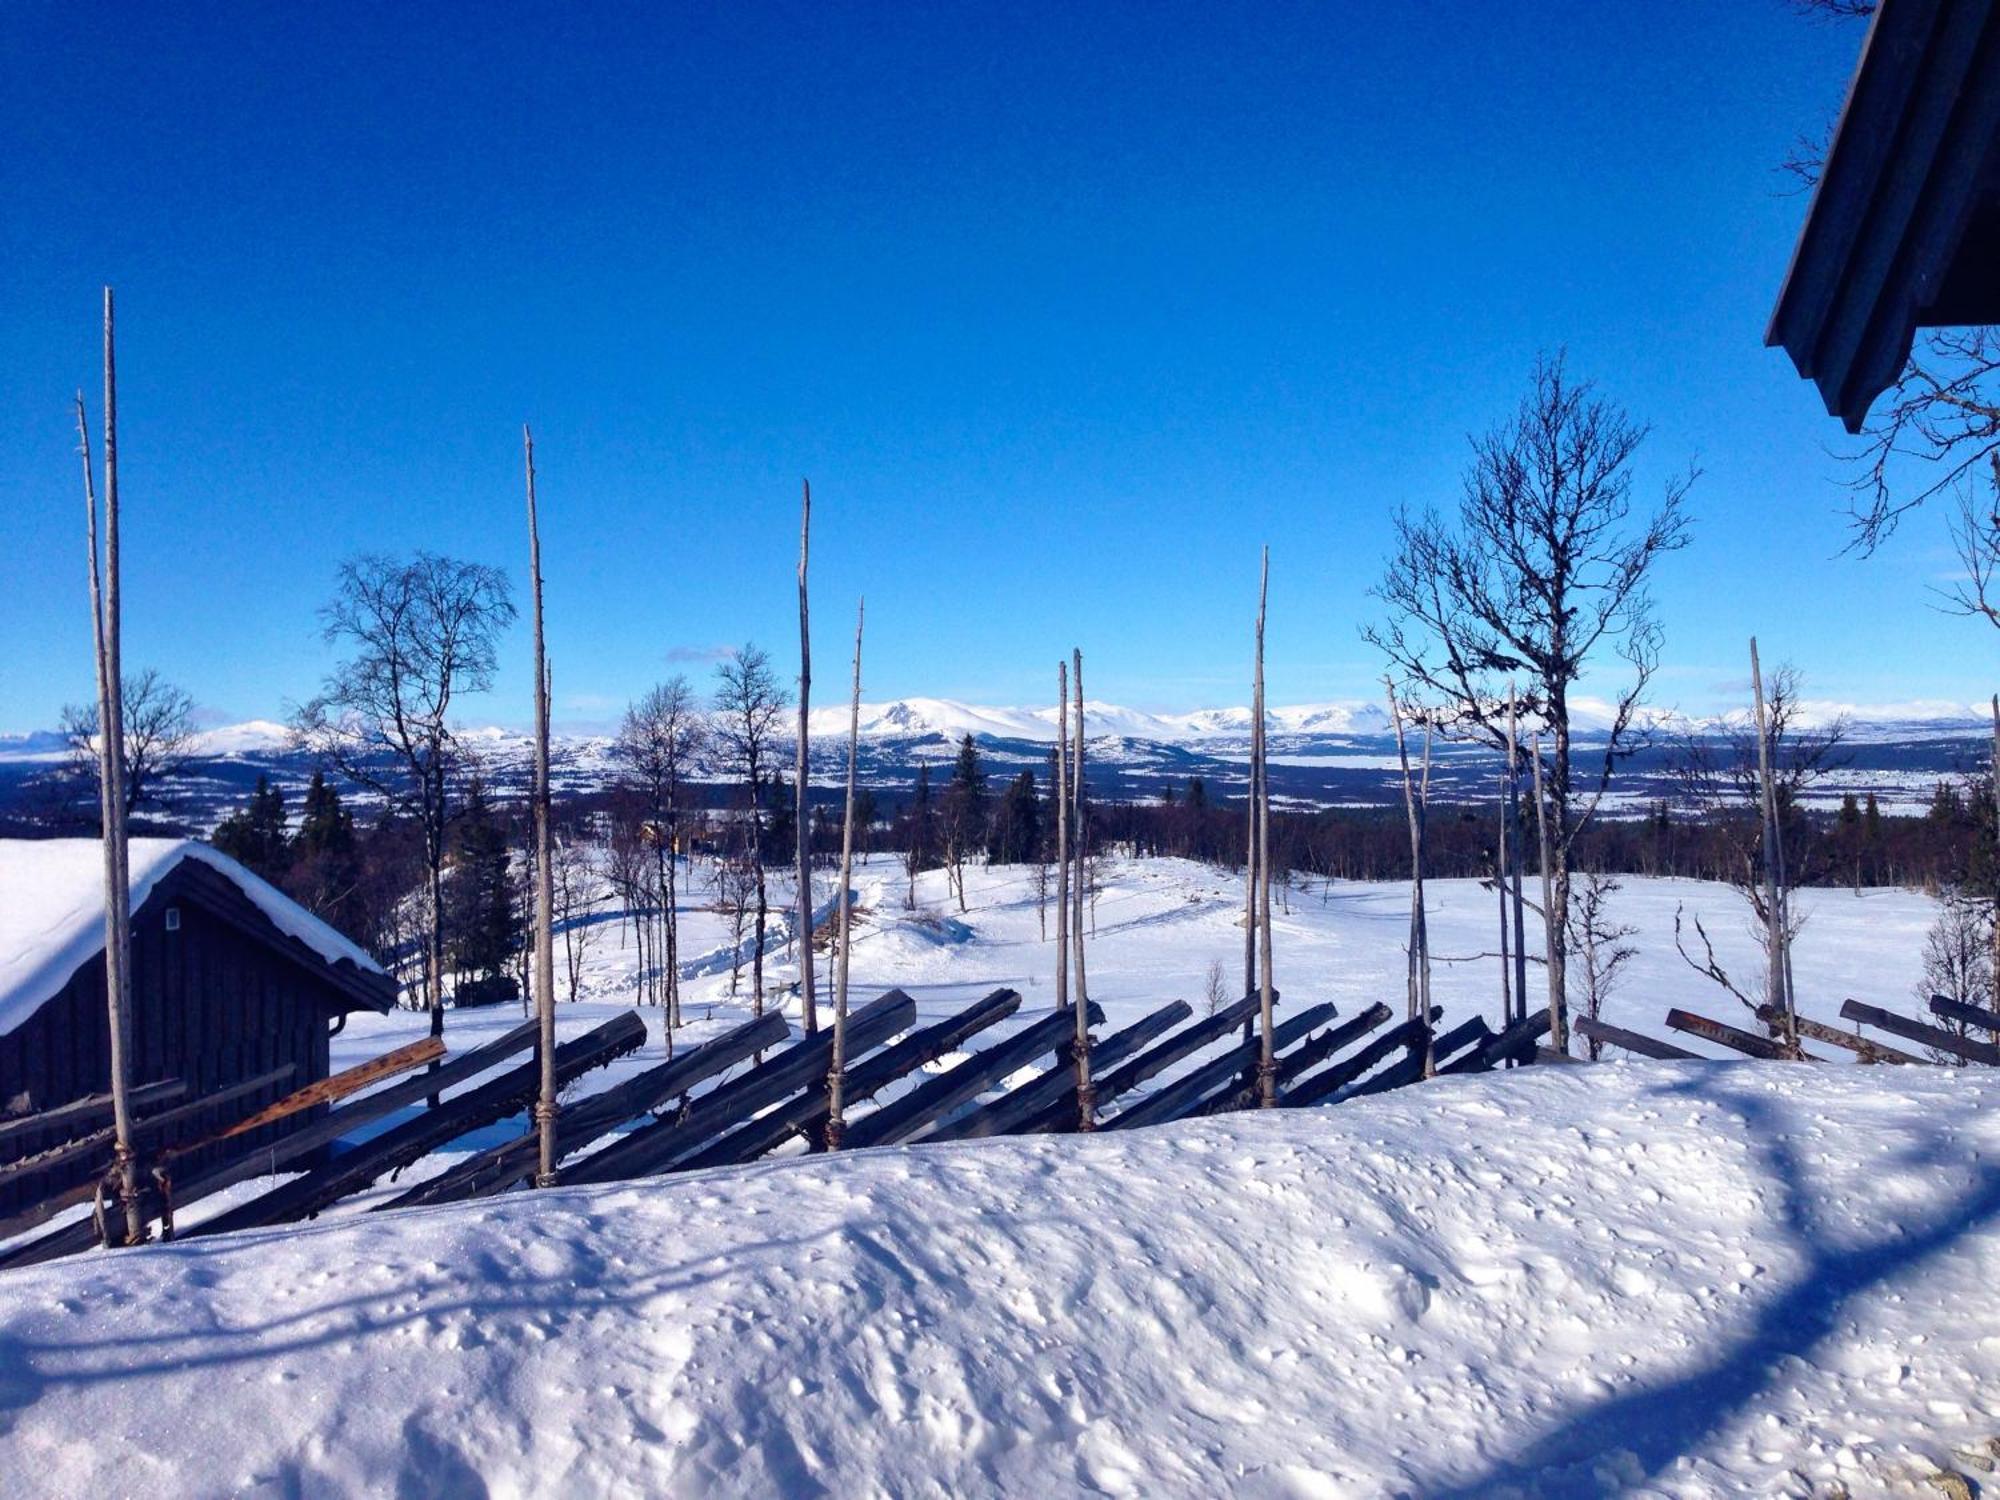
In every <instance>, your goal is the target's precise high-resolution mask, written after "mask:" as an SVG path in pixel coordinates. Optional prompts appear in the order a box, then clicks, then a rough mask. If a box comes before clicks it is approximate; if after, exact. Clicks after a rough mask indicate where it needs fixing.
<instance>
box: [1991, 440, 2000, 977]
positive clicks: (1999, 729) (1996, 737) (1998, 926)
mask: <svg viewBox="0 0 2000 1500" xmlns="http://www.w3.org/2000/svg"><path fill="white" fill-rule="evenodd" d="M1996 456H2000V455H1996ZM1991 782H1992V791H1993V837H1994V845H1993V847H1994V851H1995V854H1996V858H1995V860H1994V873H1993V879H1994V886H1993V921H1992V924H1991V926H1992V929H1993V983H1994V986H1995V989H1996V991H2000V693H1995V694H1994V695H1993V765H1992V770H1991Z"/></svg>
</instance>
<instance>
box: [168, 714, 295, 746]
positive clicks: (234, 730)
mask: <svg viewBox="0 0 2000 1500" xmlns="http://www.w3.org/2000/svg"><path fill="white" fill-rule="evenodd" d="M292 743H293V735H292V731H291V729H290V728H289V727H287V726H286V725H283V724H279V723H277V722H275V721H274V720H271V719H246V720H245V721H244V722H242V723H241V724H221V725H217V726H216V727H214V728H212V729H204V730H202V731H201V732H200V733H199V734H197V735H196V736H195V742H194V745H193V747H192V753H194V754H198V755H259V754H269V753H270V752H272V751H276V750H284V749H286V748H288V747H289V746H290V745H291V744H292Z"/></svg>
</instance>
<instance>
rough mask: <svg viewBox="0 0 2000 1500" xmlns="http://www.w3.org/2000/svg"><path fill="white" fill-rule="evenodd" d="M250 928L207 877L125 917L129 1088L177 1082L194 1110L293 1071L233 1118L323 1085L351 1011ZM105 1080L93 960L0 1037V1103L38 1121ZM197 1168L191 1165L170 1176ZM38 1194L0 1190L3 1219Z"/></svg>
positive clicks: (13, 1149) (42, 1142)
mask: <svg viewBox="0 0 2000 1500" xmlns="http://www.w3.org/2000/svg"><path fill="white" fill-rule="evenodd" d="M184 869H185V867H184ZM211 881H215V882H220V883H221V884H222V885H224V886H227V887H228V891H229V893H230V894H233V895H235V896H236V897H237V900H238V902H239V903H240V905H241V907H242V908H244V909H245V910H241V911H236V910H231V909H230V908H229V906H228V905H227V901H226V898H225V897H224V896H223V895H222V893H221V892H220V891H218V890H217V889H216V887H215V885H213V884H210V883H209V882H211ZM197 898H198V899H199V901H200V903H201V904H197ZM209 902H216V903H217V904H221V905H223V906H224V909H225V911H227V912H228V913H229V915H227V916H218V915H216V914H215V913H214V912H212V911H210V910H209V909H208V906H207V903H209ZM170 907H171V908H175V909H177V910H178V911H179V913H180V927H179V930H178V931H175V932H168V931H167V930H166V912H167V910H168V908H170ZM261 920H262V919H261V917H259V916H257V914H256V913H255V912H254V908H251V907H250V903H249V902H248V901H247V899H244V898H242V897H241V895H240V893H239V892H236V891H235V888H234V886H233V885H229V884H228V882H227V881H225V880H222V878H221V877H219V876H217V875H216V874H215V872H213V871H209V870H207V869H206V867H202V868H201V869H200V871H199V873H197V874H195V875H192V876H184V875H183V872H182V871H176V872H174V873H173V874H171V875H169V876H168V877H167V878H166V879H165V880H163V881H161V883H160V884H159V886H158V887H156V888H155V890H154V892H153V894H152V896H151V897H150V898H149V899H148V900H147V901H146V903H145V904H144V906H142V907H141V908H140V910H139V911H137V912H135V913H134V914H133V924H132V942H133V965H132V978H133V1059H132V1081H133V1082H134V1084H140V1083H149V1082H152V1081H154V1080H155V1079H161V1078H179V1079H182V1080H183V1081H185V1082H186V1084H187V1085H188V1097H189V1098H195V1097H199V1096H200V1095H202V1094H205V1093H209V1092H212V1091H214V1090H216V1089H219V1088H223V1087H226V1086H227V1085H229V1084H232V1083H235V1082H237V1081H239V1080H241V1079H244V1078H249V1077H254V1076H256V1075H257V1074H259V1073H263V1072H267V1071H269V1070H270V1069H272V1068H275V1067H277V1066H279V1065H281V1064H283V1063H287V1062H289V1063H292V1064H294V1065H295V1067H296V1069H297V1071H296V1072H295V1074H294V1075H293V1077H292V1079H291V1080H290V1081H289V1082H288V1083H285V1084H283V1085H279V1086H274V1087H270V1088H267V1089H265V1090H263V1091H261V1092H260V1094H259V1095H258V1096H257V1097H255V1098H252V1099H245V1100H241V1101H238V1102H237V1103H234V1104H232V1105H231V1106H230V1112H231V1115H232V1116H235V1115H239V1114H247V1113H249V1112H250V1111H251V1110H252V1109H254V1108H257V1107H260V1106H261V1105H263V1104H266V1103H269V1102H270V1101H271V1100H273V1099H276V1098H278V1097H280V1096H281V1095H283V1094H285V1093H288V1092H290V1091H291V1090H293V1089H296V1088H300V1087H303V1086H304V1085H305V1084H307V1083H310V1082H313V1081H314V1080H316V1079H320V1078H324V1077H326V1076H327V1071H328V1067H329V1046H328V1028H329V1025H330V1023H331V1021H332V1018H333V1017H334V1016H335V1015H336V1014H338V1013H339V1012H341V1011H343V1010H346V1009H349V1008H350V1007H351V1005H352V1004H353V1001H352V998H351V996H350V995H349V994H347V993H344V992H343V990H342V989H341V988H340V987H338V986H336V985H335V984H334V983H332V982H330V981H329V980H328V979H325V978H322V977H320V976H319V975H317V974H316V973H315V972H314V970H313V969H312V967H311V966H309V965H306V964H302V963H300V962H299V961H298V960H297V959H296V958H294V957H291V956H288V955H287V954H286V953H284V952H282V951H280V950H278V949H274V948H273V947H271V946H270V945H269V944H268V943H266V942H263V941H260V940H259V939H258V938H256V937H255V936H253V935H252V931H246V930H245V928H246V924H249V923H254V922H257V921H261ZM110 1077H111V1063H110V1023H109V1020H108V1017H107V1014H106V1006H105V999H104V958H103V955H102V954H98V955H97V956H95V957H93V958H92V959H91V960H90V961H89V962H88V963H86V964H84V965H83V966H82V967H81V968H79V969H78V970H77V972H76V973H75V974H74V975H72V976H71V978H70V980H69V982H68V983H67V984H66V985H64V986H63V988H62V990H61V991H60V992H59V993H58V994H57V995H56V996H55V997H54V998H52V999H51V1000H50V1001H49V1002H48V1003H47V1004H46V1005H44V1006H42V1008H41V1009H40V1010H39V1011H37V1012H36V1013H35V1015H33V1016H32V1017H30V1018H29V1019H28V1020H27V1021H25V1022H23V1023H22V1024H21V1025H20V1026H19V1027H17V1028H15V1030H14V1031H12V1032H10V1033H8V1034H7V1035H5V1036H0V1101H4V1100H8V1099H12V1098H13V1097H14V1096H16V1095H17V1094H20V1093H22V1092H23V1091H26V1092H27V1093H29V1095H30V1097H31V1098H32V1100H33V1104H34V1107H35V1108H37V1109H48V1108H52V1107H54V1106H55V1105H58V1104H64V1103H67V1102H68V1101H70V1100H72V1099H77V1098H81V1097H83V1096H85V1095H88V1094H97V1093H102V1092H104V1091H105V1090H106V1089H107V1088H109V1086H110ZM319 1112H320V1111H318V1110H314V1111H307V1112H303V1113H301V1114H299V1115H297V1116H294V1117H293V1118H291V1119H290V1120H287V1121H284V1122H281V1123H280V1124H278V1125H274V1126H270V1127H267V1129H266V1130H265V1131H260V1132H258V1133H257V1134H256V1136H254V1137H252V1138H249V1139H247V1140H239V1141H236V1142H232V1143H231V1151H232V1153H233V1152H235V1151H238V1150H241V1149H243V1148H244V1147H246V1146H253V1145H255V1144H259V1143H263V1142H267V1141H269V1140H273V1139H276V1138H277V1137H278V1136H279V1135H280V1134H282V1133H284V1132H286V1131H289V1130H294V1129H297V1128H298V1127H299V1126H301V1125H303V1124H304V1123H306V1122H307V1121H309V1120H311V1119H313V1118H315V1117H316V1115H317V1114H318V1113H319ZM211 1123H213V1124H216V1125H219V1124H222V1123H226V1122H223V1121H214V1122H211ZM56 1143H57V1138H55V1137H51V1138H47V1139H43V1138H38V1137H35V1136H29V1137H27V1138H25V1139H22V1140H20V1141H18V1142H15V1143H13V1144H11V1145H9V1146H8V1147H7V1148H5V1150H4V1155H0V1160H13V1159H16V1158H18V1157H20V1156H25V1155H29V1154H31V1153H32V1152H35V1151H38V1150H42V1149H44V1148H45V1147H47V1146H49V1145H54V1144H56ZM200 1165H201V1163H200V1162H199V1161H198V1160H190V1161H188V1162H186V1163H184V1164H182V1165H181V1167H180V1170H181V1171H182V1172H187V1171H192V1170H195V1169H196V1168H197V1167H199V1166H200ZM46 1188H47V1184H46V1182H43V1181H40V1180H37V1179H27V1180H23V1181H22V1182H20V1183H18V1184H15V1185H14V1186H13V1189H12V1190H11V1191H10V1190H9V1188H8V1187H7V1186H6V1185H0V1214H4V1213H6V1212H10V1211H12V1210H13V1209H14V1208H16V1207H18V1206H20V1205H22V1204H24V1203H26V1202H30V1201H33V1199H34V1197H35V1196H36V1195H37V1194H38V1193H39V1192H41V1191H45V1190H46Z"/></svg>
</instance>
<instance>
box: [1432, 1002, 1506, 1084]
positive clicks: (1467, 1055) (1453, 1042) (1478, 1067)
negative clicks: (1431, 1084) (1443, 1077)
mask: <svg viewBox="0 0 2000 1500" xmlns="http://www.w3.org/2000/svg"><path fill="white" fill-rule="evenodd" d="M1498 1040H1499V1038H1498V1037H1497V1036H1496V1035H1495V1034H1494V1031H1493V1028H1492V1027H1491V1026H1488V1025H1487V1024H1486V1018H1485V1017H1484V1016H1474V1017H1473V1018H1472V1019H1471V1020H1469V1021H1461V1022H1460V1023H1459V1024H1458V1025H1456V1026H1454V1027H1453V1028H1452V1029H1451V1030H1450V1031H1447V1032H1446V1033H1445V1034H1444V1035H1443V1036H1441V1037H1439V1038H1438V1039H1437V1040H1436V1041H1435V1042H1433V1043H1431V1071H1432V1072H1433V1073H1484V1072H1486V1071H1487V1070H1488V1069H1489V1068H1491V1067H1492V1066H1493V1064H1492V1062H1491V1061H1490V1060H1488V1058H1487V1056H1486V1048H1487V1046H1488V1044H1490V1043H1492V1042H1496V1041H1498ZM1461 1054H1463V1055H1462V1056H1461Z"/></svg>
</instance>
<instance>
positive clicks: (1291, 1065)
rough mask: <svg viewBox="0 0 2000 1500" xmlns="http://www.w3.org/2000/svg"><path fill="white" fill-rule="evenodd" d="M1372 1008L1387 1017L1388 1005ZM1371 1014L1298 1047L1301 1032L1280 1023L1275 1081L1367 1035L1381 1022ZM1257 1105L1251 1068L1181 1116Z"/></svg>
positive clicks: (1274, 1044)
mask: <svg viewBox="0 0 2000 1500" xmlns="http://www.w3.org/2000/svg"><path fill="white" fill-rule="evenodd" d="M1370 1010H1380V1011H1382V1012H1384V1018H1385V1019H1386V1016H1387V1011H1388V1007H1387V1006H1385V1005H1382V1004H1380V1003H1377V1004H1376V1005H1374V1006H1372V1007H1370ZM1369 1015H1370V1011H1363V1012H1362V1013H1361V1014H1360V1015H1359V1016H1357V1017H1356V1018H1355V1020H1354V1021H1349V1022H1347V1023H1346V1024H1344V1025H1341V1026H1336V1027H1334V1028H1333V1029H1332V1030H1331V1031H1322V1032H1320V1033H1319V1034H1318V1035H1317V1036H1312V1037H1308V1038H1307V1039H1306V1040H1305V1041H1303V1042H1299V1044H1298V1045H1297V1046H1296V1047H1294V1046H1292V1045H1291V1044H1292V1042H1293V1041H1295V1040H1297V1038H1298V1035H1299V1033H1298V1032H1297V1031H1292V1032H1287V1031H1286V1030H1285V1026H1284V1023H1283V1022H1280V1023H1279V1024H1278V1026H1277V1027H1276V1028H1274V1029H1273V1031H1272V1033H1271V1051H1272V1053H1273V1056H1272V1059H1271V1061H1272V1067H1273V1069H1274V1073H1273V1078H1272V1081H1273V1082H1274V1083H1275V1084H1276V1085H1277V1086H1278V1087H1279V1088H1280V1089H1282V1088H1283V1087H1284V1086H1285V1085H1286V1084H1288V1083H1290V1082H1291V1081H1292V1080H1293V1079H1294V1078H1296V1077H1298V1076H1299V1075H1300V1074H1301V1073H1303V1072H1305V1071H1306V1070H1307V1069H1308V1068H1311V1067H1315V1066H1317V1065H1318V1064H1319V1063H1320V1062H1321V1061H1322V1060H1323V1059H1325V1058H1328V1057H1331V1056H1332V1055H1333V1054H1334V1053H1336V1052H1338V1051H1339V1050H1340V1049H1341V1048H1342V1047H1344V1046H1346V1045H1347V1043H1348V1042H1350V1041H1352V1040H1354V1038H1356V1037H1357V1036H1364V1035H1366V1034H1367V1033H1368V1032H1370V1031H1373V1030H1374V1029H1375V1027H1376V1026H1378V1025H1380V1024H1381V1022H1380V1021H1370V1020H1369ZM1357 1021H1368V1024H1367V1025H1365V1026H1359V1027H1357V1025H1356V1022H1357ZM1256 1104H1257V1075H1256V1073H1255V1071H1254V1070H1252V1071H1251V1073H1250V1076H1249V1078H1248V1080H1247V1081H1245V1080H1242V1079H1239V1080H1238V1081H1237V1085H1236V1087H1235V1088H1234V1089H1222V1090H1219V1091H1218V1092H1216V1093H1212V1094H1210V1095H1209V1096H1208V1097H1207V1098H1205V1099H1203V1100H1202V1101H1201V1102H1200V1103H1199V1104H1197V1105H1195V1106H1194V1107H1193V1108H1192V1109H1188V1110H1184V1111H1182V1113H1181V1115H1180V1118H1181V1119H1183V1120H1194V1119H1200V1118H1202V1117H1204V1116H1207V1115H1222V1114H1229V1113H1232V1112H1233V1111H1235V1110H1239V1109H1250V1108H1253V1107H1254V1106H1255V1105H1256Z"/></svg>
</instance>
